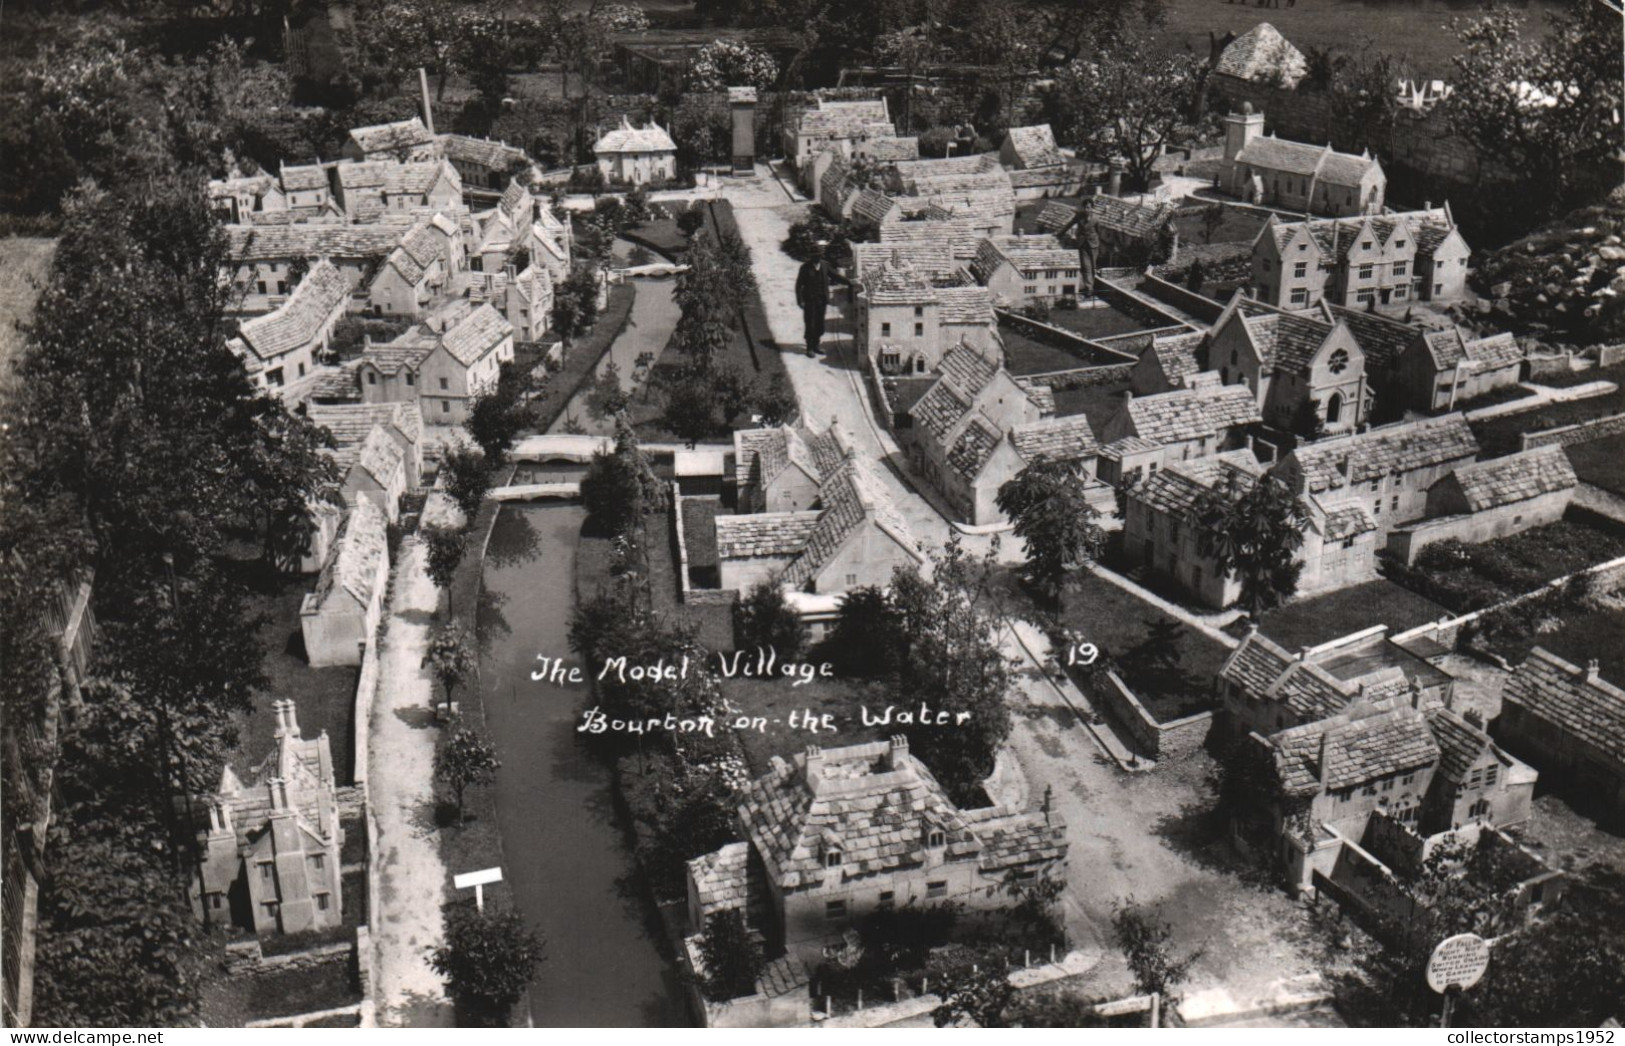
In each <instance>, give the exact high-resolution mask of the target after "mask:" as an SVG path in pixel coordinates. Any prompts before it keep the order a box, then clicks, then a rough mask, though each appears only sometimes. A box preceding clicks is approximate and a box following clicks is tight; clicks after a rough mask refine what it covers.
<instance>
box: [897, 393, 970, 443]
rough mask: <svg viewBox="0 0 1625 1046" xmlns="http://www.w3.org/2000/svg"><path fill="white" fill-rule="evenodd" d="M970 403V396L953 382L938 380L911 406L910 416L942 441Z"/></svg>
mask: <svg viewBox="0 0 1625 1046" xmlns="http://www.w3.org/2000/svg"><path fill="white" fill-rule="evenodd" d="M970 405H971V400H970V397H969V396H967V395H966V394H964V393H963V392H961V391H960V390H959V389H958V387H957V386H955V385H954V383H953V382H951V381H938V382H937V383H936V384H934V385H932V386H931V388H930V390H929V391H928V392H926V394H925V395H924V396H921V397H920V398H919V400H918V401H916V402H915V404H914V406H913V407H911V408H909V416H910V417H912V418H913V419H914V422H915V424H917V425H918V426H919V427H920V428H922V429H924V430H925V432H926V433H927V434H928V435H929V436H930V438H931V439H933V440H935V441H937V442H939V443H940V442H941V441H942V439H943V438H944V437H945V436H947V434H948V430H949V429H951V428H953V426H954V423H955V422H957V421H958V420H959V419H960V418H962V417H964V415H965V411H967V410H969V409H970Z"/></svg>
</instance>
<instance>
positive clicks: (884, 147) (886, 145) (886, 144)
mask: <svg viewBox="0 0 1625 1046" xmlns="http://www.w3.org/2000/svg"><path fill="white" fill-rule="evenodd" d="M863 151H864V154H865V155H867V156H868V157H869V159H871V160H874V161H875V162H876V163H895V162H897V161H898V160H918V159H919V158H920V140H919V139H918V138H897V137H892V136H889V135H880V136H878V137H874V138H870V139H869V140H868V141H866V142H864V143H863Z"/></svg>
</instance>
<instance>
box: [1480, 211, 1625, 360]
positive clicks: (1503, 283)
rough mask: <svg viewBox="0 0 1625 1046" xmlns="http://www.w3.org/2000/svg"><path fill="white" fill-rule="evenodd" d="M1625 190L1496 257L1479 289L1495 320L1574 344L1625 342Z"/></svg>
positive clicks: (1487, 262)
mask: <svg viewBox="0 0 1625 1046" xmlns="http://www.w3.org/2000/svg"><path fill="white" fill-rule="evenodd" d="M1622 243H1625V192H1622V191H1620V190H1617V189H1616V190H1615V191H1614V192H1613V193H1611V194H1610V195H1609V198H1608V199H1606V200H1604V201H1603V202H1601V203H1598V204H1596V205H1593V206H1587V207H1581V208H1578V209H1576V210H1573V211H1570V212H1569V213H1568V214H1565V215H1563V216H1562V217H1561V218H1558V219H1556V220H1554V221H1552V222H1550V223H1549V224H1547V225H1544V226H1542V227H1540V228H1538V229H1536V230H1534V231H1533V232H1531V233H1530V234H1529V235H1527V236H1525V237H1523V238H1522V239H1519V240H1516V241H1514V242H1512V243H1509V244H1507V245H1506V246H1505V247H1502V248H1500V249H1499V250H1497V251H1495V252H1493V253H1491V254H1490V256H1489V257H1488V258H1485V259H1484V260H1483V261H1482V262H1481V263H1480V264H1479V266H1478V268H1477V269H1475V270H1473V274H1472V279H1473V284H1474V286H1475V287H1476V288H1477V289H1478V290H1479V291H1480V292H1481V293H1482V294H1484V295H1486V296H1487V297H1493V298H1495V299H1496V312H1495V321H1496V323H1497V324H1498V325H1503V324H1504V325H1505V326H1508V327H1510V328H1511V329H1513V330H1516V331H1520V332H1523V333H1526V334H1531V335H1534V336H1535V337H1538V338H1543V339H1547V340H1551V341H1558V342H1567V343H1570V344H1574V345H1593V344H1597V345H1606V344H1612V343H1614V342H1617V341H1620V340H1622V339H1625V246H1621V244H1622Z"/></svg>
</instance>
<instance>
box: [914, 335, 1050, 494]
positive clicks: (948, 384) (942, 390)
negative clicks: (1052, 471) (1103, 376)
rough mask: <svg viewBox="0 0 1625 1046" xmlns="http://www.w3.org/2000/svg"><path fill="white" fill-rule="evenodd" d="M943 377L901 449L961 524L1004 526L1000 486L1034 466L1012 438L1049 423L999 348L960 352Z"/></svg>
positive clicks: (950, 358) (951, 353) (959, 348)
mask: <svg viewBox="0 0 1625 1046" xmlns="http://www.w3.org/2000/svg"><path fill="white" fill-rule="evenodd" d="M936 374H937V380H936V381H935V382H933V383H932V385H931V387H930V388H929V389H927V390H926V392H925V394H924V395H922V396H921V397H920V398H919V399H918V400H917V401H915V403H914V405H913V406H911V407H910V408H909V410H908V416H907V419H906V420H907V422H908V424H907V425H905V426H903V427H901V428H900V429H899V430H898V442H899V443H901V444H902V446H903V448H904V450H905V451H906V452H907V454H908V460H909V464H910V466H911V467H912V468H913V469H914V471H915V472H917V473H919V474H920V475H921V476H923V477H924V478H925V480H926V482H928V483H930V484H931V485H932V486H933V487H934V488H935V489H936V490H937V492H938V493H939V494H941V495H942V497H943V498H944V499H946V500H947V502H948V504H949V506H950V507H951V508H952V510H953V511H954V512H955V513H956V514H957V515H958V516H959V518H961V519H963V520H965V521H966V522H969V523H973V524H984V523H995V522H998V521H999V520H1001V519H1002V518H1003V514H1002V513H1001V512H1000V511H999V508H998V504H997V496H998V490H999V487H1000V486H1001V485H1003V484H1004V482H1005V481H1006V480H1008V479H1010V478H1011V477H1012V476H1014V475H1015V474H1016V473H1017V472H1020V471H1021V469H1022V468H1024V467H1025V464H1026V463H1025V462H1024V461H1023V460H1022V457H1021V453H1020V451H1018V450H1017V449H1016V446H1015V444H1014V443H1012V442H1011V441H1010V440H1009V439H1008V438H1007V437H1008V435H1009V433H1010V431H1011V430H1012V429H1015V428H1017V427H1018V426H1021V425H1028V424H1031V423H1033V422H1036V421H1039V420H1041V419H1042V418H1043V417H1044V413H1045V412H1044V408H1043V406H1042V405H1041V403H1040V401H1039V399H1038V398H1037V397H1036V396H1035V394H1034V393H1033V392H1032V391H1031V390H1028V389H1026V388H1024V387H1023V386H1021V385H1020V384H1018V383H1017V382H1016V380H1015V379H1014V378H1013V377H1011V376H1010V372H1009V371H1007V370H1005V369H1004V366H1003V362H1002V354H1001V353H1000V352H999V350H997V349H993V350H985V349H980V348H977V347H975V346H972V345H969V344H964V343H962V344H959V345H956V346H954V347H953V348H951V349H949V350H948V351H947V352H946V353H944V354H943V357H942V360H941V362H940V363H938V365H937V370H936ZM1045 391H1046V392H1047V391H1048V390H1045ZM1051 402H1053V401H1051Z"/></svg>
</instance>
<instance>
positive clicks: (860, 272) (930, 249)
mask: <svg viewBox="0 0 1625 1046" xmlns="http://www.w3.org/2000/svg"><path fill="white" fill-rule="evenodd" d="M888 265H907V266H908V267H910V268H912V269H913V270H914V271H915V272H917V273H918V274H919V275H920V276H922V277H924V278H925V279H926V280H929V281H931V282H933V283H938V282H943V283H957V282H959V281H958V275H957V274H958V272H959V262H958V261H957V260H956V259H955V258H954V256H953V253H952V251H951V250H949V249H948V245H947V244H946V243H943V242H940V241H939V242H937V243H854V244H853V245H852V271H853V275H854V276H856V277H857V278H858V279H859V280H862V281H864V285H865V286H867V285H868V284H869V282H870V281H871V280H872V279H873V277H874V274H875V272H876V271H878V270H880V269H883V268H884V267H886V266H888Z"/></svg>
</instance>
